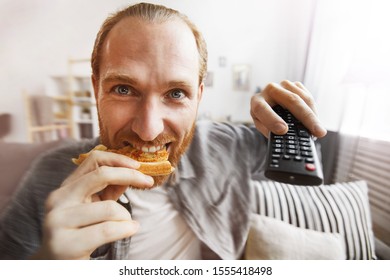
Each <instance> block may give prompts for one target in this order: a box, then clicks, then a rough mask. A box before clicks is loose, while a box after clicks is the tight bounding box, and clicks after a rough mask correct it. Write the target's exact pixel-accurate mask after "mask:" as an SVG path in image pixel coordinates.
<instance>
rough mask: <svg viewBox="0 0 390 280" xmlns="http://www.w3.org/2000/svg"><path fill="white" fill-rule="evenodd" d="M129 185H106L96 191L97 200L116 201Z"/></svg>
mask: <svg viewBox="0 0 390 280" xmlns="http://www.w3.org/2000/svg"><path fill="white" fill-rule="evenodd" d="M128 187H129V186H107V187H106V188H105V189H104V190H103V191H101V192H100V193H98V194H97V195H98V199H97V200H113V201H117V200H118V199H119V197H120V196H121V195H122V194H123V193H124V192H125V191H126V190H127V188H128Z"/></svg>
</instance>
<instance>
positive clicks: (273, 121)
mask: <svg viewBox="0 0 390 280" xmlns="http://www.w3.org/2000/svg"><path fill="white" fill-rule="evenodd" d="M250 113H251V115H252V118H253V121H254V123H255V126H256V128H257V129H259V130H260V132H261V133H263V134H264V135H265V136H266V137H268V134H269V131H270V130H271V131H272V132H274V133H275V134H285V133H287V130H288V126H287V124H286V122H285V121H284V120H283V119H282V118H281V117H280V116H279V115H278V114H276V113H275V111H274V110H273V109H272V108H271V106H270V105H269V104H268V102H266V100H265V99H264V97H262V96H260V95H255V96H253V97H252V99H251V112H250Z"/></svg>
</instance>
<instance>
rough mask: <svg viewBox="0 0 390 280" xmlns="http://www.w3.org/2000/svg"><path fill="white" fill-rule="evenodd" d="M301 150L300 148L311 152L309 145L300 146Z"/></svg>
mask: <svg viewBox="0 0 390 280" xmlns="http://www.w3.org/2000/svg"><path fill="white" fill-rule="evenodd" d="M301 150H302V151H305V152H311V147H307V146H302V147H301Z"/></svg>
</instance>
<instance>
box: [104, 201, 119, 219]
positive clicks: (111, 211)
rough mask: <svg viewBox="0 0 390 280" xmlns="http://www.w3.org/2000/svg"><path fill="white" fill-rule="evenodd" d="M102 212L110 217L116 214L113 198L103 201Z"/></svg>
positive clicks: (115, 204)
mask: <svg viewBox="0 0 390 280" xmlns="http://www.w3.org/2000/svg"><path fill="white" fill-rule="evenodd" d="M104 212H105V216H106V217H108V218H110V219H111V218H113V217H115V216H117V203H116V202H115V201H113V200H107V201H105V203H104Z"/></svg>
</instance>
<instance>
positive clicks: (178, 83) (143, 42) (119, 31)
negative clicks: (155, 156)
mask: <svg viewBox="0 0 390 280" xmlns="http://www.w3.org/2000/svg"><path fill="white" fill-rule="evenodd" d="M198 73H199V60H198V51H197V48H196V43H195V38H194V36H193V34H192V32H191V30H190V29H189V27H187V25H186V24H185V23H183V22H182V21H180V20H174V21H168V22H166V23H161V24H157V23H156V24H153V23H147V22H145V21H142V20H140V19H137V18H127V19H124V20H122V21H120V22H119V23H118V24H117V25H116V26H115V27H114V28H113V29H112V30H111V31H110V33H109V35H108V37H107V38H106V41H105V44H104V46H103V49H102V59H101V64H100V77H93V83H94V90H95V97H96V101H97V106H98V112H99V125H100V134H101V141H102V143H103V144H104V145H106V146H108V147H110V148H121V147H123V146H125V145H132V146H133V147H135V148H137V149H141V150H144V151H156V150H159V149H161V148H162V147H164V146H165V147H166V148H167V149H168V152H169V153H170V158H169V160H170V161H171V163H172V164H173V165H174V166H176V165H177V163H178V161H179V159H180V156H181V155H182V153H184V151H185V149H186V147H187V146H188V145H189V143H190V142H191V139H192V136H193V132H194V128H195V120H196V115H197V110H198V104H199V101H200V99H201V96H202V92H203V84H202V85H200V86H199V83H198V82H199V80H198ZM163 180H165V178H160V177H157V178H155V183H156V184H160V183H161V182H162V181H163Z"/></svg>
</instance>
